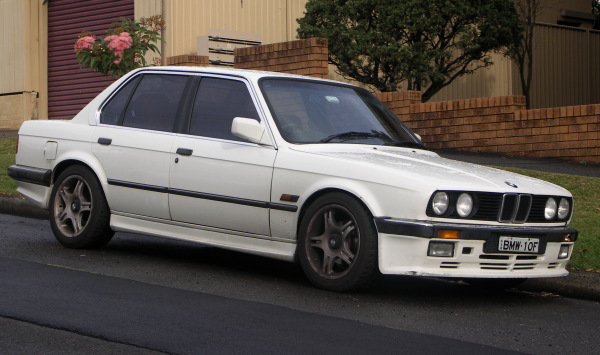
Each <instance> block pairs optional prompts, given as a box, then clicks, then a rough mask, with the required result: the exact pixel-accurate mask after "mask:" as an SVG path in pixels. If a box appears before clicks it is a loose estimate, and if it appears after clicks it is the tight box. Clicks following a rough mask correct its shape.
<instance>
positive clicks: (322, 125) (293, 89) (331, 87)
mask: <svg viewBox="0 0 600 355" xmlns="http://www.w3.org/2000/svg"><path fill="white" fill-rule="evenodd" d="M260 84H261V88H262V91H263V93H264V94H265V97H266V98H267V102H268V104H269V107H270V109H271V112H272V114H273V116H274V118H275V121H276V124H277V127H278V128H279V131H280V132H281V135H282V136H283V138H284V139H285V140H287V141H288V142H291V143H300V144H311V143H354V144H375V145H393V146H402V147H411V148H423V146H422V145H421V143H420V142H419V141H418V139H417V138H416V137H415V136H414V134H412V133H411V132H410V131H409V130H408V128H406V126H404V125H403V124H402V122H401V121H400V120H399V119H398V118H397V117H396V116H395V115H394V114H393V113H391V112H390V111H389V110H388V109H387V108H386V107H385V106H384V105H383V104H382V103H381V102H380V101H378V100H377V99H376V98H375V97H373V95H371V94H370V93H369V92H368V91H366V90H364V89H360V88H356V87H351V86H345V85H336V84H327V83H320V82H314V81H308V80H293V79H279V78H277V79H275V78H269V79H263V80H261V82H260Z"/></svg>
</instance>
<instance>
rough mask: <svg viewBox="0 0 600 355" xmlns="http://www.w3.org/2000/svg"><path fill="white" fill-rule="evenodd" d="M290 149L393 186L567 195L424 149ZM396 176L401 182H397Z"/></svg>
mask: <svg viewBox="0 0 600 355" xmlns="http://www.w3.org/2000/svg"><path fill="white" fill-rule="evenodd" d="M291 149H292V150H294V151H297V152H304V153H309V154H314V155H318V156H322V157H331V158H335V160H338V161H339V160H342V161H343V164H344V165H345V166H346V167H347V169H345V170H346V171H351V173H352V174H353V176H352V178H355V179H361V180H368V181H373V182H379V183H386V184H393V185H399V184H403V185H404V184H406V183H411V184H416V185H420V186H423V187H424V186H427V185H429V188H430V189H436V190H463V191H489V192H509V193H510V192H512V193H530V194H548V195H562V196H571V194H570V193H569V192H568V191H567V190H565V189H563V188H561V187H559V186H556V185H554V184H551V183H549V182H546V181H542V180H538V179H534V178H530V177H527V176H523V175H519V174H515V173H511V172H507V171H504V170H499V169H494V168H489V167H485V166H481V165H476V164H471V163H465V162H460V161H456V160H451V159H446V158H443V157H441V156H439V155H438V154H437V153H434V152H431V151H427V150H420V149H410V148H399V147H385V146H371V145H358V144H314V145H302V146H295V147H293V148H291ZM315 163H316V162H315ZM327 164H331V162H328V163H327ZM351 167H354V168H355V169H351ZM356 168H358V169H356ZM357 175H358V176H357ZM398 179H403V180H401V181H403V182H402V183H399V181H400V180H398ZM413 186H414V185H413Z"/></svg>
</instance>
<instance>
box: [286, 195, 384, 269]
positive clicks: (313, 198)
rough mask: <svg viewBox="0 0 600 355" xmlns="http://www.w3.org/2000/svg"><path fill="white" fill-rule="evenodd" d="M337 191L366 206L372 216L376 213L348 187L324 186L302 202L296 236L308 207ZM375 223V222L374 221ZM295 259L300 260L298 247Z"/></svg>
mask: <svg viewBox="0 0 600 355" xmlns="http://www.w3.org/2000/svg"><path fill="white" fill-rule="evenodd" d="M335 192H337V193H342V194H345V195H347V196H349V197H351V198H353V199H354V200H356V201H357V202H358V203H359V204H361V205H362V206H363V207H364V208H365V210H367V211H368V212H369V214H370V215H371V217H374V216H375V214H374V213H373V210H372V209H371V208H369V204H367V203H366V202H365V201H364V199H363V198H361V196H360V195H358V194H356V193H355V192H353V191H349V190H347V189H343V188H340V187H324V188H321V189H318V190H316V191H314V192H313V193H312V194H310V195H309V196H308V197H307V198H306V200H305V201H304V203H302V206H301V207H300V210H299V211H298V219H297V221H296V238H298V235H299V233H300V226H301V224H302V219H303V218H304V215H305V214H306V211H307V210H308V208H309V207H310V206H311V205H312V204H313V203H314V202H315V201H316V200H317V199H318V198H320V197H321V196H324V195H327V194H329V193H335ZM373 223H374V221H373ZM294 260H295V261H298V249H297V248H296V251H295V253H294Z"/></svg>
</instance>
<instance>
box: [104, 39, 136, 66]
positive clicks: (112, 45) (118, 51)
mask: <svg viewBox="0 0 600 355" xmlns="http://www.w3.org/2000/svg"><path fill="white" fill-rule="evenodd" d="M104 40H105V41H106V42H108V48H109V49H110V50H112V51H113V52H115V55H116V56H117V60H118V62H117V61H116V60H115V64H119V63H120V62H121V57H122V56H123V52H124V51H125V50H126V49H127V48H129V47H131V44H132V42H133V39H132V38H131V35H130V34H129V33H127V32H121V33H120V34H118V35H112V36H106V37H105V38H104Z"/></svg>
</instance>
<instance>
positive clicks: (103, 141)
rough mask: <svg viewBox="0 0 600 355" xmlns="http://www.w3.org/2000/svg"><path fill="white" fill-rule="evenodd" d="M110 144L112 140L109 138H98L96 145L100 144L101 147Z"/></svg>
mask: <svg viewBox="0 0 600 355" xmlns="http://www.w3.org/2000/svg"><path fill="white" fill-rule="evenodd" d="M111 143H112V139H111V138H102V137H100V138H98V144H102V145H111Z"/></svg>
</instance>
